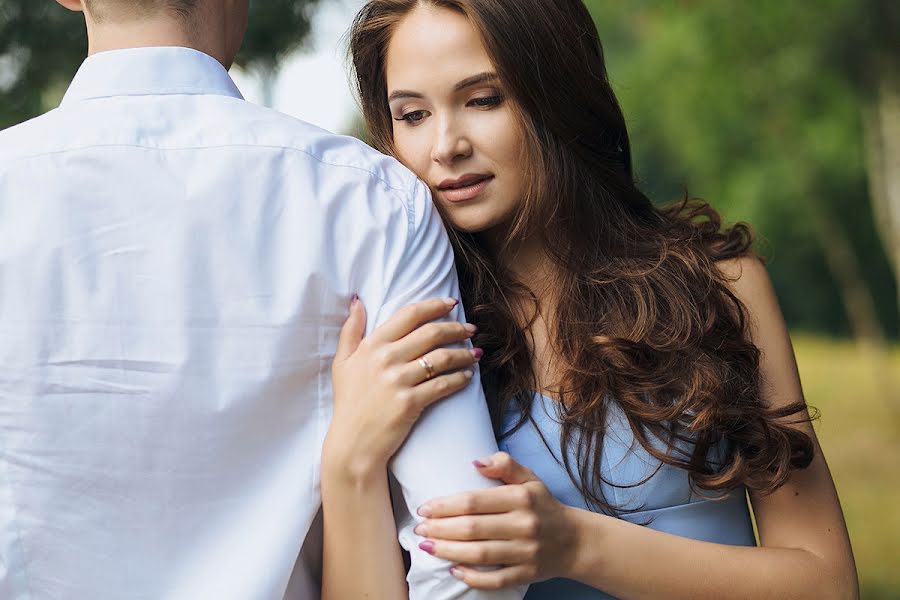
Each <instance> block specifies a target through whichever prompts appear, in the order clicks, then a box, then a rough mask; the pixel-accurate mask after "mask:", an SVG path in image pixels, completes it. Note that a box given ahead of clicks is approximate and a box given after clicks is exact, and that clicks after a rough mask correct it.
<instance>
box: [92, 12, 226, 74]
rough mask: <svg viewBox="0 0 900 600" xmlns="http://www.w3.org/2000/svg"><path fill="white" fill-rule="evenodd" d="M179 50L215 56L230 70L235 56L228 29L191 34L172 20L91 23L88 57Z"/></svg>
mask: <svg viewBox="0 0 900 600" xmlns="http://www.w3.org/2000/svg"><path fill="white" fill-rule="evenodd" d="M164 46H177V47H182V48H193V49H194V50H198V51H200V52H203V53H205V54H208V55H209V56H212V57H213V58H215V59H216V60H218V61H219V62H220V63H222V66H224V67H225V68H226V69H228V68H230V67H231V61H232V60H233V56H232V55H231V53H230V52H229V49H228V47H227V40H226V36H225V27H224V26H223V27H221V28H219V30H218V31H216V29H215V28H214V27H209V24H208V23H207V24H205V26H204V27H202V28H201V27H198V28H197V29H196V30H191V28H189V27H188V26H187V25H185V24H183V23H181V22H179V21H178V20H177V19H176V18H173V17H169V16H157V17H149V18H143V19H140V20H134V21H129V22H117V23H103V24H98V23H94V22H91V21H90V20H88V55H93V54H96V53H98V52H106V51H109V50H124V49H128V48H153V47H164Z"/></svg>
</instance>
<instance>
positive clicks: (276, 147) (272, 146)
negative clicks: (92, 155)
mask: <svg viewBox="0 0 900 600" xmlns="http://www.w3.org/2000/svg"><path fill="white" fill-rule="evenodd" d="M92 148H143V149H145V150H157V151H160V152H163V151H180V150H215V149H218V148H268V149H272V150H291V151H293V152H299V153H300V154H305V155H306V156H309V157H310V158H312V159H313V160H316V161H317V162H319V163H321V164H323V165H326V166H329V167H343V168H347V169H354V170H356V171H362V172H363V173H368V174H369V175H371V176H372V177H374V178H375V179H377V180H378V181H380V182H381V183H383V184H384V185H385V186H387V187H388V189H390V190H393V191H395V192H400V193H407V194H408V193H409V190H404V189H402V188H399V187H396V186H394V185H392V184H391V183H390V182H388V181H387V180H386V179H385V178H384V177H381V176H380V175H378V173H375V172H374V171H371V170H369V169H366V168H364V167H359V166H356V165H348V164H341V163H330V162H326V161H325V160H324V159H322V157H320V156H317V155H315V154H313V153H312V152H310V151H308V150H303V149H302V148H297V147H296V146H285V145H278V144H219V145H215V146H213V145H210V146H184V147H173V148H165V147H155V146H145V145H141V144H91V145H87V146H78V147H74V148H66V149H64V150H53V151H50V152H37V153H35V154H28V155H25V156H18V157H16V158H11V159H9V162H8V163H6V164H8V165H9V164H13V163H17V162H21V161H26V160H29V159H33V158H39V157H41V156H53V155H56V154H66V153H69V152H79V151H81V150H90V149H92ZM374 151H375V150H373V152H374ZM417 182H418V180H417V179H416V180H415V181H414V182H413V186H415V184H416V183H417ZM410 200H411V198H409V197H408V198H407V202H406V204H407V207H406V210H407V213H408V215H409V217H408V218H409V224H410V232H411V231H412V225H413V217H414V215H415V212H414V209H413V208H412V207H410V206H409V204H410Z"/></svg>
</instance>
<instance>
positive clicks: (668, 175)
mask: <svg viewBox="0 0 900 600" xmlns="http://www.w3.org/2000/svg"><path fill="white" fill-rule="evenodd" d="M361 5H362V1H361V0H321V1H319V0H259V1H256V2H252V3H251V6H252V14H251V25H250V31H249V32H248V38H247V43H246V44H245V47H244V51H243V52H242V55H241V57H240V59H239V63H240V66H237V67H235V68H234V69H233V70H232V74H233V76H234V78H235V80H236V81H237V83H238V86H239V87H240V88H241V90H242V92H243V93H244V95H245V96H246V98H247V99H248V100H250V101H253V102H258V103H261V104H266V105H269V106H272V107H274V108H277V109H278V110H281V111H284V112H287V113H289V114H291V115H295V116H297V117H299V118H301V119H304V120H307V121H310V122H312V123H314V124H316V125H319V126H321V127H324V128H326V129H329V130H332V131H336V132H341V133H358V132H360V131H361V130H360V120H359V117H358V113H357V111H356V106H355V102H354V100H353V97H352V95H351V94H350V92H349V87H348V83H347V70H346V66H345V46H344V35H345V33H346V30H347V27H348V26H349V23H350V20H351V18H352V16H353V14H354V13H355V12H356V10H358V8H359V7H360V6H361ZM588 5H589V6H590V8H591V10H592V12H593V14H594V16H595V19H596V21H597V25H598V28H599V30H600V33H601V36H602V38H603V40H604V43H605V46H606V52H607V59H608V62H609V68H610V74H611V79H612V81H613V84H614V87H615V89H616V91H617V93H618V94H619V97H620V100H621V101H622V104H623V106H624V108H625V112H626V116H627V117H628V119H629V125H630V129H631V134H632V139H633V146H634V149H635V158H636V164H637V165H638V169H637V170H638V174H639V177H640V179H641V182H642V185H643V187H644V189H645V190H646V191H647V192H648V193H649V194H650V195H651V197H653V198H654V199H655V200H657V201H659V202H666V201H670V200H673V199H675V198H678V197H680V196H681V195H683V194H684V193H685V190H687V191H688V192H689V193H690V194H691V195H693V196H700V197H703V198H705V199H707V200H709V201H710V202H711V203H712V204H713V205H715V206H716V207H717V208H718V209H719V210H720V211H722V212H723V214H724V215H725V217H726V219H727V220H729V221H738V220H746V221H748V222H750V223H751V224H752V225H753V226H754V228H755V230H756V232H757V234H758V238H759V243H758V249H759V251H760V252H761V253H762V254H763V255H764V256H766V257H767V260H768V265H769V270H770V273H771V275H772V278H773V280H774V282H775V285H776V288H777V290H778V293H779V298H780V301H781V304H782V307H783V309H784V312H785V316H786V318H787V320H788V323H789V325H790V327H791V330H792V332H793V337H794V341H795V347H796V352H797V357H798V361H799V364H800V370H801V376H802V378H803V383H804V388H805V392H806V397H807V400H808V401H809V403H810V404H812V405H814V406H817V407H818V408H819V409H820V410H821V413H822V417H821V420H820V421H819V422H818V424H817V429H818V432H819V436H820V440H821V443H822V445H823V447H824V449H825V453H826V456H827V458H828V460H829V463H830V465H831V468H832V471H833V474H834V478H835V481H836V483H837V487H838V491H839V493H840V495H841V499H842V502H843V506H844V511H845V514H846V516H847V520H848V524H849V527H850V532H851V536H852V539H853V546H854V550H855V553H856V559H857V562H858V567H859V572H860V578H861V583H862V588H863V598H871V599H886V598H895V599H900V346H898V343H897V342H898V337H900V296H898V289H897V281H898V272H900V45H898V42H897V39H898V34H897V32H900V18H898V12H900V2H897V1H896V0H819V1H817V2H812V1H811V0H806V1H801V2H785V1H784V0H757V1H755V2H752V3H750V2H744V3H738V2H713V1H707V2H702V1H688V0H681V1H677V2H672V1H662V0H657V1H655V2H653V1H649V0H628V1H627V2H626V1H624V0H618V1H615V2H610V1H600V0H588ZM85 47H86V43H85V39H84V32H83V27H82V25H81V23H80V22H79V18H78V17H77V16H76V15H71V14H68V13H67V12H66V11H65V10H63V9H61V8H59V7H58V6H57V5H56V3H55V2H53V1H52V0H0V129H2V128H4V127H7V126H10V125H14V124H15V123H18V122H20V121H23V120H25V119H27V118H30V117H31V116H34V115H36V114H39V113H41V112H44V111H46V110H49V109H51V108H53V107H54V106H56V105H57V104H58V102H59V99H60V98H61V96H62V94H63V93H64V92H65V89H66V85H67V83H68V81H69V80H70V79H71V77H72V75H73V74H74V72H75V70H76V69H77V67H78V64H80V62H81V60H82V59H83V55H84V52H85ZM558 109H559V110H565V109H566V107H565V106H560V107H558ZM0 169H2V165H0ZM21 200H22V201H23V202H27V201H28V198H22V199H21ZM0 218H2V217H0Z"/></svg>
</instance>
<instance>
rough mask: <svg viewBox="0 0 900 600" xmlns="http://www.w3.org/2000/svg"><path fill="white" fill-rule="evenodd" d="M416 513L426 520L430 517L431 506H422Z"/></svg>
mask: <svg viewBox="0 0 900 600" xmlns="http://www.w3.org/2000/svg"><path fill="white" fill-rule="evenodd" d="M416 512H418V513H419V516H420V517H425V518H426V519H427V518H428V517H430V516H431V506H430V505H428V504H423V505H422V506H420V507H419V510H417V511H416Z"/></svg>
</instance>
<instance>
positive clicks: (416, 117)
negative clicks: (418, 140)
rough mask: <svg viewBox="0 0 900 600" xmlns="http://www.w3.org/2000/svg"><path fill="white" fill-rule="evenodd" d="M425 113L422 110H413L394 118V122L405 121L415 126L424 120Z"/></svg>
mask: <svg viewBox="0 0 900 600" xmlns="http://www.w3.org/2000/svg"><path fill="white" fill-rule="evenodd" d="M426 112H427V111H424V110H413V111H410V112H408V113H405V114H403V115H401V116H399V117H394V120H395V121H405V122H406V123H408V124H410V125H415V124H416V123H418V122H420V121H421V120H422V119H424V118H425V116H426Z"/></svg>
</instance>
